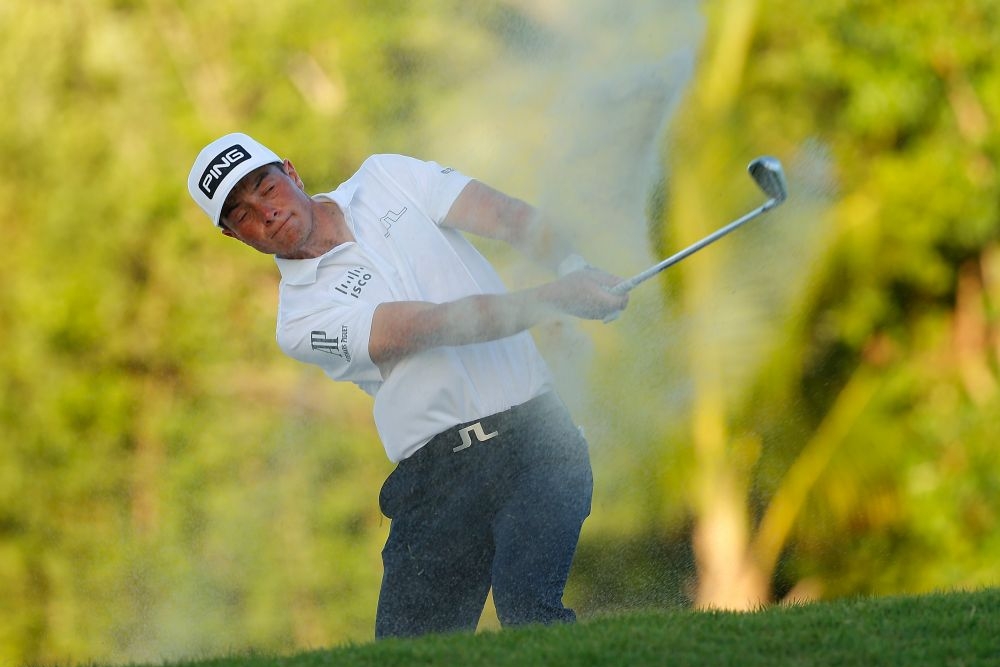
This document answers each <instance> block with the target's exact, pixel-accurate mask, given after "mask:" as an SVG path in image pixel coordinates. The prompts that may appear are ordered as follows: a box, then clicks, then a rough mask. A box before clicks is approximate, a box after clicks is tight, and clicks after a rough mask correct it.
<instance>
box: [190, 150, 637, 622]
mask: <svg viewBox="0 0 1000 667" xmlns="http://www.w3.org/2000/svg"><path fill="white" fill-rule="evenodd" d="M188 190H189V192H190V193H191V196H192V197H193V198H194V200H195V201H196V202H197V203H198V205H199V206H201V208H202V209H203V210H204V211H205V213H207V214H208V217H209V218H211V220H212V222H213V223H214V224H215V225H216V227H218V228H219V229H221V230H222V233H223V234H225V235H226V236H229V237H232V238H235V239H238V240H239V241H242V242H243V243H245V244H246V245H248V246H250V247H251V248H254V249H256V250H258V251H260V252H262V253H265V254H270V255H274V256H275V260H276V262H277V264H278V269H279V271H280V272H281V283H280V286H279V288H278V290H279V305H278V317H277V340H278V344H279V346H280V347H281V349H282V350H284V351H285V353H286V354H288V355H289V356H291V357H293V358H295V359H298V360H300V361H303V362H305V363H308V364H314V365H316V366H319V367H320V368H322V369H323V371H324V372H325V373H326V374H327V375H328V376H329V377H330V378H332V379H334V380H347V381H350V382H353V383H355V384H356V385H357V386H358V387H360V388H361V389H362V390H364V391H365V392H367V393H368V394H370V395H371V396H373V397H374V417H375V425H376V427H377V429H378V433H379V436H380V438H381V440H382V443H383V445H384V447H385V451H386V454H387V455H388V456H389V458H390V459H391V460H392V461H393V462H394V463H396V464H397V466H396V468H395V470H394V471H393V472H392V474H390V475H389V477H388V479H387V480H386V481H385V484H384V485H383V487H382V490H381V493H380V496H379V505H380V508H381V510H382V512H383V513H384V514H385V515H386V516H387V517H389V518H390V519H391V524H390V530H389V537H388V540H387V541H386V544H385V548H384V549H383V552H382V560H383V565H384V574H383V578H382V588H381V591H380V594H379V602H378V610H377V614H376V622H375V636H376V638H384V637H401V636H415V635H421V634H426V633H432V632H454V631H472V630H474V629H475V628H476V625H477V623H478V621H479V617H480V615H481V613H482V610H483V605H484V603H485V600H486V595H487V593H488V592H489V590H490V588H491V587H492V589H493V597H494V601H495V604H496V609H497V615H498V617H499V619H500V621H501V623H502V624H503V625H504V626H512V625H520V624H525V623H553V622H561V621H562V622H565V621H572V620H574V619H575V615H574V613H573V611H572V610H570V609H567V608H566V607H565V606H564V605H563V602H562V596H563V590H564V588H565V586H566V579H567V577H568V574H569V569H570V565H571V563H572V560H573V554H574V552H575V550H576V545H577V541H578V539H579V534H580V528H581V526H582V524H583V521H584V519H585V518H586V517H587V515H588V514H589V513H590V504H591V493H592V489H593V478H592V476H591V468H590V459H589V455H588V451H587V443H586V441H585V440H584V439H583V436H582V435H581V432H580V430H579V429H578V428H577V427H576V426H575V425H574V423H573V420H572V418H571V417H570V416H569V414H568V412H567V410H566V408H565V406H564V405H563V403H562V402H561V401H560V399H559V398H558V397H557V396H556V394H555V393H554V391H553V387H552V380H551V378H550V375H549V372H548V370H547V368H546V366H545V363H544V361H543V360H542V358H541V356H540V355H539V353H538V350H537V349H536V347H535V345H534V342H533V341H532V338H531V335H530V334H529V333H528V331H527V330H528V329H529V328H530V327H532V326H534V325H535V324H538V323H540V322H543V321H544V320H546V319H547V318H551V317H553V316H557V315H562V314H569V315H572V316H576V317H580V318H587V319H604V318H606V317H608V316H611V315H613V314H615V313H616V312H618V311H620V310H621V309H623V308H625V306H626V304H627V297H625V296H618V295H615V294H612V293H611V292H610V291H609V290H608V288H609V287H610V286H612V285H614V284H616V283H617V282H618V280H619V279H618V278H616V277H614V276H611V275H608V274H606V273H603V272H600V271H597V270H595V269H592V268H590V267H588V266H586V264H585V262H583V260H582V259H580V257H579V256H578V255H574V254H573V252H572V247H571V245H570V244H569V243H568V242H567V241H566V240H565V239H564V238H561V237H560V236H559V235H557V234H555V233H554V232H552V230H551V229H550V228H549V227H548V226H547V225H545V223H544V222H543V221H542V217H541V216H540V215H539V214H538V213H537V211H536V210H535V209H533V208H532V207H531V206H529V205H528V204H526V203H524V202H522V201H520V200H518V199H515V198H512V197H509V196H506V195H504V194H502V193H500V192H498V191H497V190H495V189H493V188H491V187H489V186H487V185H485V184H483V183H481V182H479V181H476V180H472V179H470V178H468V177H467V176H463V175H462V174H460V173H459V172H457V171H455V170H453V169H448V168H444V167H442V166H441V165H439V164H436V163H434V162H424V161H420V160H417V159H413V158H410V157H404V156H401V155H375V156H372V157H370V158H368V159H367V160H365V162H364V163H363V164H362V165H361V167H360V169H359V170H358V171H357V173H355V174H354V175H353V176H351V177H350V178H349V179H348V180H347V181H346V182H344V183H342V184H341V185H340V186H339V187H338V188H336V189H335V190H332V191H330V192H326V193H322V194H316V195H313V196H309V195H308V194H307V193H306V191H305V187H304V185H303V181H302V178H301V177H300V176H299V174H298V173H297V172H296V170H295V167H294V166H293V165H292V163H291V162H289V161H288V160H282V159H281V158H279V157H278V156H277V155H276V154H275V153H274V152H272V151H271V150H269V149H268V148H266V147H264V146H263V145H261V144H260V143H258V142H257V141H255V140H254V139H252V138H251V137H249V136H247V135H245V134H230V135H226V136H224V137H222V138H220V139H218V140H216V141H214V142H212V143H211V144H209V145H208V146H206V147H205V148H204V149H203V150H202V151H201V153H200V154H199V155H198V158H197V159H196V160H195V163H194V165H193V167H192V169H191V173H190V175H189V178H188ZM463 232H470V233H472V234H477V235H481V236H485V237H489V238H493V239H500V240H503V241H506V242H509V243H510V244H512V245H513V246H515V247H517V248H518V249H520V250H523V251H525V252H527V253H528V254H529V255H533V256H535V257H536V258H539V259H541V260H542V261H547V262H549V264H550V265H551V266H552V267H553V268H557V269H559V268H561V270H560V271H559V273H561V274H562V277H560V278H558V279H556V280H552V281H551V282H547V283H545V284H542V285H539V286H537V287H534V288H531V289H524V290H520V291H515V292H508V291H507V290H506V289H505V288H504V286H503V284H502V283H501V281H500V278H499V277H498V276H497V274H496V272H495V271H494V270H493V268H492V267H491V266H490V264H489V263H488V262H487V261H486V259H484V258H483V256H482V255H481V254H480V253H479V252H477V251H476V250H475V249H474V248H473V246H472V245H471V244H470V243H469V242H468V240H467V239H466V238H465V237H464V235H463ZM560 265H561V267H560Z"/></svg>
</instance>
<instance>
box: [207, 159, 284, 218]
mask: <svg viewBox="0 0 1000 667" xmlns="http://www.w3.org/2000/svg"><path fill="white" fill-rule="evenodd" d="M269 173H271V171H270V170H269V169H265V170H263V171H261V172H260V174H258V175H257V180H256V181H254V184H253V187H252V188H247V189H249V190H250V191H251V192H257V189H258V188H260V184H261V183H262V182H263V181H264V179H265V178H267V175H268V174H269ZM237 206H239V204H238V203H230V202H229V201H228V200H227V202H226V205H224V206H223V208H222V215H221V216H220V217H222V218H226V217H229V214H230V213H232V212H233V209H234V208H236V207H237Z"/></svg>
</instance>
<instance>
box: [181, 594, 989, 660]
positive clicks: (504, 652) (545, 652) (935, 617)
mask: <svg viewBox="0 0 1000 667" xmlns="http://www.w3.org/2000/svg"><path fill="white" fill-rule="evenodd" d="M176 664H178V665H185V666H186V667H264V666H265V665H281V666H282V667H313V666H319V665H338V666H344V667H359V666H362V665H366V666H368V665H370V666H371V667H376V666H377V667H392V666H395V665H399V666H403V665H405V666H407V667H411V666H414V665H448V666H462V667H464V666H467V665H510V666H511V667H514V666H517V667H525V666H532V665H560V666H561V665H581V666H583V665H616V666H617V665H628V666H629V667H632V666H643V665H691V666H695V665H697V666H699V667H700V666H709V665H710V666H712V667H716V666H720V667H721V666H726V665H733V666H736V665H739V666H741V667H745V666H752V665H768V666H770V665H824V666H826V665H859V666H861V665H864V666H866V667H867V666H871V665H899V666H901V667H903V666H905V667H914V666H919V665H935V666H938V665H948V666H953V667H959V666H967V665H1000V589H988V590H983V591H978V592H972V593H947V594H944V593H942V594H934V595H924V596H916V597H891V598H864V599H853V600H841V601H834V602H824V603H816V604H809V605H801V606H774V607H769V608H766V609H762V610H760V611H756V612H752V613H742V614H741V613H731V612H695V611H671V612H646V613H637V614H629V615H622V616H609V617H603V618H594V619H590V620H587V621H584V622H580V623H577V624H576V625H569V626H558V627H529V628H520V629H516V630H505V631H502V632H495V633H482V634H479V635H453V636H432V637H424V638H420V639H416V640H390V641H383V642H379V643H377V644H376V643H371V644H364V645H356V646H344V647H340V648H335V649H330V650H325V651H312V652H308V653H301V654H298V655H288V656H265V655H259V654H255V655H245V656H234V657H229V658H218V659H212V660H205V661H197V662H184V663H176Z"/></svg>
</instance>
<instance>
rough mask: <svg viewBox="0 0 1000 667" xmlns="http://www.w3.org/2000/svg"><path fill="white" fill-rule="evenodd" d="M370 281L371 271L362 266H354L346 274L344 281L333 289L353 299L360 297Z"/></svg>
mask: <svg viewBox="0 0 1000 667" xmlns="http://www.w3.org/2000/svg"><path fill="white" fill-rule="evenodd" d="M371 280H372V274H371V270H370V269H368V268H367V267H364V266H356V267H354V268H353V269H351V270H350V271H348V272H347V275H345V276H344V279H343V280H341V281H340V283H339V284H338V285H334V287H333V289H335V290H337V291H338V292H340V293H341V294H343V295H344V296H353V297H354V298H355V299H357V298H358V297H360V296H361V292H363V291H364V288H365V286H366V285H367V284H368V283H370V282H371Z"/></svg>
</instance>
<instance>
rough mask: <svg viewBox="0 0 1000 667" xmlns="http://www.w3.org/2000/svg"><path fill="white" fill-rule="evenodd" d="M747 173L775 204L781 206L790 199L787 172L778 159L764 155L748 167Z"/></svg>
mask: <svg viewBox="0 0 1000 667" xmlns="http://www.w3.org/2000/svg"><path fill="white" fill-rule="evenodd" d="M747 171H749V172H750V176H751V177H752V178H753V180H754V182H756V183H757V185H758V186H759V187H760V189H761V190H763V191H764V194H766V195H767V196H768V197H770V198H771V199H773V200H774V201H775V202H777V203H779V204H780V203H781V202H783V201H785V198H786V197H788V187H787V185H786V184H785V172H784V170H783V169H782V168H781V162H780V161H779V160H778V158H776V157H771V156H770V155H762V156H760V157H759V158H756V159H755V160H753V161H752V162H751V163H750V164H749V165H748V166H747Z"/></svg>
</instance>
